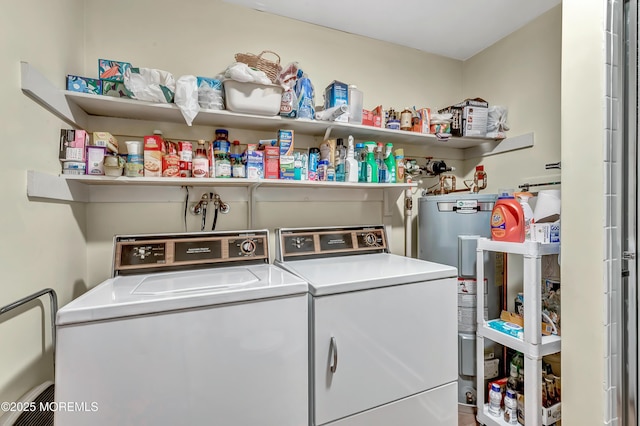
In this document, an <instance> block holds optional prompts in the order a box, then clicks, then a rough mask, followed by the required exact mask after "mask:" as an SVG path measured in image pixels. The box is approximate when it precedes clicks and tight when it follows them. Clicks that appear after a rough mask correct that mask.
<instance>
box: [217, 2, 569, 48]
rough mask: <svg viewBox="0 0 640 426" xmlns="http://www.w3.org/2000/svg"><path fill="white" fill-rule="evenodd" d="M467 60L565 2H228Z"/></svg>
mask: <svg viewBox="0 0 640 426" xmlns="http://www.w3.org/2000/svg"><path fill="white" fill-rule="evenodd" d="M225 1H226V2H228V3H234V4H237V5H241V6H246V7H250V8H252V9H257V10H260V11H264V12H268V13H272V14H275V15H280V16H285V17H288V18H292V19H296V20H299V21H304V22H309V23H312V24H316V25H321V26H323V27H328V28H333V29H336V30H341V31H345V32H349V33H352V34H359V35H362V36H366V37H370V38H374V39H378V40H383V41H388V42H391V43H395V44H399V45H402V46H407V47H412V48H415V49H419V50H422V51H424V52H429V53H435V54H437V55H442V56H446V57H449V58H454V59H459V60H466V59H469V58H470V57H472V56H473V55H475V54H476V53H478V52H480V51H482V50H484V49H485V48H487V47H489V46H491V45H492V44H494V43H495V42H497V41H498V40H500V39H502V38H503V37H505V36H507V35H509V34H511V33H512V32H514V31H515V30H517V29H519V28H521V27H522V26H524V25H526V24H527V23H529V22H531V21H532V20H534V19H535V18H537V17H538V16H540V15H541V14H543V13H544V12H546V11H547V10H549V9H551V8H552V7H554V6H556V5H558V4H560V1H561V0H400V1H393V0H387V1H383V0H225Z"/></svg>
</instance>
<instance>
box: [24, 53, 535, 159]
mask: <svg viewBox="0 0 640 426" xmlns="http://www.w3.org/2000/svg"><path fill="white" fill-rule="evenodd" d="M21 65H22V82H21V83H22V90H23V92H24V93H25V94H27V95H28V96H29V97H31V98H33V99H34V100H35V101H37V102H38V103H40V104H41V105H43V106H44V107H45V108H47V109H48V110H49V111H51V112H52V113H53V114H55V115H56V116H58V117H60V118H61V119H62V120H64V121H66V122H67V123H69V124H70V125H72V126H74V127H76V128H82V129H86V130H93V129H88V128H87V127H88V121H89V120H88V117H89V116H97V117H116V118H126V119H136V120H151V121H162V122H172V123H184V118H183V116H182V114H181V112H180V110H179V109H178V107H177V106H176V105H175V104H158V103H153V102H145V101H138V100H135V99H126V98H114V97H110V96H101V95H92V94H87V93H78V92H70V91H66V90H60V89H58V88H56V87H55V86H54V85H52V84H51V83H50V82H49V81H48V80H47V79H46V78H45V77H44V76H42V74H40V73H39V72H38V71H37V70H36V69H35V68H33V67H31V66H30V65H29V64H28V63H27V62H22V63H21ZM193 124H195V125H205V126H227V127H232V128H242V129H249V130H265V131H275V130H278V129H292V130H294V131H295V132H298V133H301V134H305V135H311V136H322V137H324V136H326V135H328V134H331V136H332V137H345V138H346V137H347V136H348V135H353V137H354V138H356V139H359V140H375V141H380V142H392V143H394V144H410V145H423V146H431V147H441V148H454V149H458V150H462V151H463V155H462V157H463V158H464V159H466V158H473V157H481V156H487V155H493V154H498V153H501V152H506V151H511V150H515V149H521V148H528V147H532V146H533V133H528V134H525V135H521V136H516V137H513V138H508V139H503V140H493V139H487V138H470V137H460V138H456V137H452V138H450V139H449V140H448V141H446V142H443V141H440V140H438V139H437V138H436V137H435V135H431V134H422V133H415V132H406V131H401V130H390V129H383V128H378V127H372V126H362V125H357V124H349V123H336V122H325V121H316V120H306V119H287V118H282V117H279V116H275V117H265V116H259V115H250V114H240V113H235V112H231V111H226V110H222V111H219V110H201V111H200V112H199V113H198V115H197V116H196V118H195V119H194V121H193Z"/></svg>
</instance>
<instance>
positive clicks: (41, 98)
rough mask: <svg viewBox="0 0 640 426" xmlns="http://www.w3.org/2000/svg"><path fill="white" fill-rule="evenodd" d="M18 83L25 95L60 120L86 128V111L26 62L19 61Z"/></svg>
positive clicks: (76, 126) (75, 126) (79, 127)
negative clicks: (70, 100) (68, 99)
mask: <svg viewBox="0 0 640 426" xmlns="http://www.w3.org/2000/svg"><path fill="white" fill-rule="evenodd" d="M20 84H21V87H22V91H23V92H24V94H25V95H27V96H28V97H30V98H31V99H33V100H34V101H35V102H36V103H37V104H39V105H41V106H42V107H43V108H45V109H46V110H47V111H49V112H51V113H52V114H53V115H55V116H56V117H58V118H59V119H61V120H62V121H64V122H66V123H67V124H69V125H71V126H73V127H74V128H76V129H86V128H87V122H88V115H87V113H86V112H84V111H83V110H82V109H81V108H80V107H79V106H77V105H76V104H74V103H72V102H69V101H67V98H66V96H65V95H64V92H63V91H62V90H60V89H58V88H57V87H55V86H54V85H53V84H51V82H50V81H49V80H47V78H46V77H45V76H43V75H42V74H40V72H39V71H38V70H36V69H35V68H34V67H32V66H31V65H29V63H28V62H20Z"/></svg>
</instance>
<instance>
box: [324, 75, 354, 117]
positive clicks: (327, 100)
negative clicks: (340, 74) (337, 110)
mask: <svg viewBox="0 0 640 426" xmlns="http://www.w3.org/2000/svg"><path fill="white" fill-rule="evenodd" d="M348 104H349V85H348V84H346V83H343V82H341V81H337V80H334V81H332V82H331V83H330V84H329V85H328V86H327V87H326V88H325V89H324V109H329V108H333V107H336V106H339V105H348ZM343 115H344V114H343ZM346 118H347V119H348V118H349V117H346ZM345 121H346V120H345Z"/></svg>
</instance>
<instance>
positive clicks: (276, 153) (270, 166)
mask: <svg viewBox="0 0 640 426" xmlns="http://www.w3.org/2000/svg"><path fill="white" fill-rule="evenodd" d="M264 178H265V179H279V178H280V148H279V147H277V146H266V147H265V148H264Z"/></svg>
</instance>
